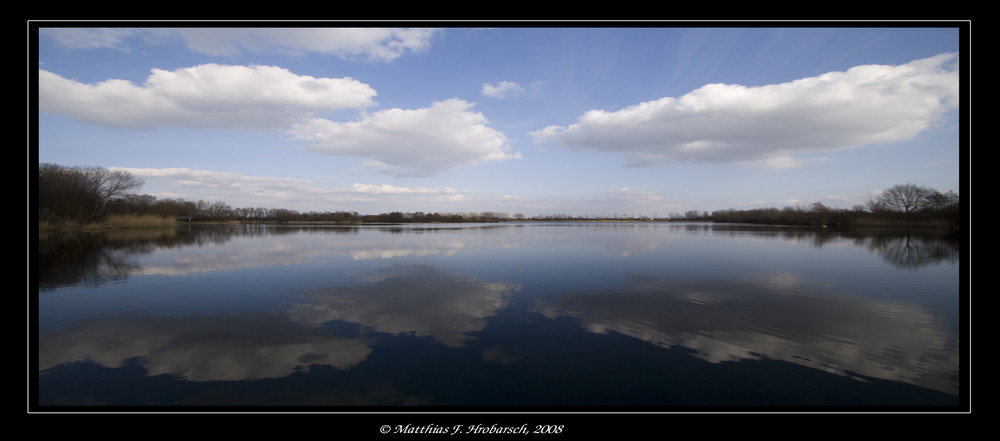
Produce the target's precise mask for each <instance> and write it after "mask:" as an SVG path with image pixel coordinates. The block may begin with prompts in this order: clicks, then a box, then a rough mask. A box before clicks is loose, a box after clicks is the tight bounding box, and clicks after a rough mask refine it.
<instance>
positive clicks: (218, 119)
mask: <svg viewBox="0 0 1000 441" xmlns="http://www.w3.org/2000/svg"><path fill="white" fill-rule="evenodd" d="M38 89H39V91H38V92H39V100H38V102H39V109H40V110H41V111H42V112H47V113H55V114H62V115H67V116H70V117H72V118H74V119H76V120H78V121H81V122H85V123H89V124H96V125H102V126H113V127H128V128H137V129H150V128H154V127H157V126H165V125H170V126H184V127H190V128H227V129H256V130H267V129H284V128H287V127H288V126H290V125H291V124H292V123H293V122H295V121H297V120H301V119H304V118H308V117H311V116H313V115H315V114H316V113H318V112H327V111H333V110H339V109H345V108H363V107H367V106H370V105H373V104H374V102H373V101H372V97H374V96H375V90H374V89H372V88H371V87H370V86H368V85H367V84H364V83H362V82H360V81H357V80H355V79H353V78H316V77H312V76H308V75H297V74H295V73H292V72H290V71H288V70H286V69H283V68H280V67H275V66H231V65H220V64H204V65H199V66H194V67H188V68H183V69H177V70H174V71H167V70H162V69H153V70H152V74H151V75H150V76H149V77H148V78H147V80H146V82H145V83H144V84H142V85H141V86H140V85H136V84H134V83H132V82H130V81H125V80H120V79H110V80H107V81H104V82H100V83H96V84H84V83H80V82H78V81H75V80H72V79H68V78H63V77H62V76H60V75H57V74H55V73H52V72H48V71H45V70H40V71H39V78H38Z"/></svg>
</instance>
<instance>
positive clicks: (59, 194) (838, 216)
mask: <svg viewBox="0 0 1000 441" xmlns="http://www.w3.org/2000/svg"><path fill="white" fill-rule="evenodd" d="M143 184H144V182H143V181H142V180H141V179H139V178H137V177H135V176H132V175H131V174H129V173H128V172H125V171H120V170H108V169H105V168H100V167H63V166H59V165H55V164H39V166H38V185H37V196H38V220H39V221H40V222H49V223H76V224H81V223H82V224H87V223H100V222H102V220H104V219H105V218H107V217H108V216H111V215H125V216H159V217H162V218H178V219H182V220H184V221H196V222H197V221H200V222H315V223H337V224H362V223H428V222H442V223H444V222H509V221H550V222H551V221H663V220H687V221H711V222H741V223H757V224H786V225H828V226H835V225H848V224H854V223H859V222H866V223H867V224H869V225H871V224H877V223H879V222H881V223H911V224H912V223H920V222H926V221H931V220H934V221H942V220H943V221H946V222H949V223H951V224H952V225H958V224H959V222H960V218H961V212H960V200H959V196H958V194H956V193H954V192H947V193H941V192H938V191H936V190H933V189H929V188H926V187H921V186H918V185H914V184H903V185H897V186H894V187H892V188H889V189H887V190H885V191H883V192H882V193H881V194H879V195H878V196H877V197H874V198H872V199H871V200H869V201H868V202H867V203H866V204H864V205H858V206H855V207H853V208H851V209H837V208H831V207H827V206H825V205H823V204H822V203H820V202H816V203H813V204H812V205H810V206H808V207H785V208H780V209H779V208H757V209H749V210H734V209H728V210H719V211H714V212H708V211H696V210H691V211H687V212H685V213H683V214H671V215H669V216H668V217H665V218H660V217H658V216H655V215H654V216H653V217H649V216H645V215H635V214H612V215H608V216H604V215H600V216H574V215H566V214H552V215H541V216H533V217H528V216H525V215H524V214H520V213H517V214H514V215H509V214H508V213H504V212H496V211H483V212H467V213H440V212H437V213H425V212H420V211H418V212H401V211H393V212H389V213H380V214H359V213H357V212H353V211H333V212H330V211H324V212H318V211H308V212H299V211H296V210H289V209H284V208H261V207H232V206H230V205H229V204H227V203H225V202H221V201H215V202H206V201H201V200H199V201H188V200H184V199H169V198H168V199H158V198H156V197H154V196H151V195H145V194H137V193H134V190H137V189H139V188H140V187H141V186H142V185H143Z"/></svg>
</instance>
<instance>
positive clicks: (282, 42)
mask: <svg viewBox="0 0 1000 441" xmlns="http://www.w3.org/2000/svg"><path fill="white" fill-rule="evenodd" d="M178 32H179V33H180V35H181V36H182V37H183V38H184V40H185V41H186V42H187V44H188V47H189V48H190V49H191V50H194V51H197V52H202V53H206V54H209V55H236V54H239V53H242V52H244V51H249V52H258V53H262V52H279V53H286V54H293V55H298V54H302V53H306V52H310V53H321V54H330V55H335V56H338V57H341V58H345V59H355V58H358V59H363V60H367V61H383V62H386V61H392V60H394V59H396V58H398V57H400V56H402V55H403V54H405V53H406V52H407V51H410V52H420V51H424V50H427V49H429V48H430V46H431V42H432V40H433V39H434V38H435V37H436V36H437V35H438V34H439V33H440V32H441V30H440V29H430V28H416V29H390V28H339V27H334V28H254V29H251V28H221V29H220V28H215V29H209V28H195V29H180V30H178Z"/></svg>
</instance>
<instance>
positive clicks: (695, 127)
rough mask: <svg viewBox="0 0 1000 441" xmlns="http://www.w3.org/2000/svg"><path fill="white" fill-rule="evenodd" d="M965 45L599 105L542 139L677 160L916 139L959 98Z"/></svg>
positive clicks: (743, 157)
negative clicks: (812, 73) (790, 77)
mask: <svg viewBox="0 0 1000 441" xmlns="http://www.w3.org/2000/svg"><path fill="white" fill-rule="evenodd" d="M956 61H957V54H953V53H948V54H940V55H937V56H934V57H930V58H926V59H921V60H916V61H913V62H910V63H907V64H904V65H900V66H885V65H865V66H857V67H854V68H851V69H849V70H847V71H845V72H830V73H827V74H823V75H819V76H816V77H810V78H803V79H799V80H795V81H791V82H787V83H781V84H773V85H766V86H760V87H747V86H742V85H736V84H708V85H705V86H703V87H701V88H699V89H697V90H694V91H692V92H690V93H688V94H686V95H684V96H681V97H679V98H675V97H665V98H661V99H658V100H653V101H647V102H642V103H639V104H635V105H633V106H630V107H627V108H624V109H621V110H618V111H604V110H591V111H589V112H587V113H585V114H584V115H583V116H581V117H580V118H579V120H578V121H577V122H576V123H575V124H572V125H570V126H566V127H564V126H549V127H546V128H544V129H541V130H538V131H535V132H532V133H531V135H532V136H533V137H534V139H535V140H536V141H537V142H552V143H555V144H557V145H560V146H562V147H565V148H569V149H573V150H580V151H585V150H589V151H602V152H612V153H619V154H621V155H623V156H624V157H625V158H626V159H627V160H628V161H629V165H633V166H642V165H650V164H656V163H662V162H669V161H698V162H715V163H721V162H738V163H748V164H757V165H764V166H771V167H793V166H797V165H799V164H801V159H799V158H796V155H800V154H814V153H818V152H827V151H834V150H840V149H847V148H853V147H859V146H865V145H871V144H880V143H892V142H898V141H904V140H908V139H912V138H914V137H916V136H917V135H919V134H920V133H921V132H923V131H924V130H927V129H929V128H932V127H933V126H934V125H935V124H937V123H938V122H939V121H940V118H941V116H942V115H943V114H944V113H945V112H947V111H949V110H952V109H954V108H956V107H957V105H958V94H959V77H958V71H957V69H956V68H955V62H956Z"/></svg>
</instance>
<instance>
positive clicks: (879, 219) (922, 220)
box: [671, 184, 962, 228]
mask: <svg viewBox="0 0 1000 441" xmlns="http://www.w3.org/2000/svg"><path fill="white" fill-rule="evenodd" d="M671 218H672V219H684V220H702V221H711V222H739V223H753V224H775V225H777V224H780V225H813V226H848V225H863V226H939V227H955V228H957V227H958V226H959V224H960V223H961V221H962V211H961V198H960V197H959V195H958V194H957V193H955V192H952V191H949V192H945V193H942V192H939V191H937V190H934V189H931V188H928V187H922V186H919V185H915V184H902V185H896V186H893V187H891V188H889V189H886V190H884V191H882V192H881V193H880V194H879V195H878V196H876V197H873V198H872V199H870V200H868V202H866V203H865V204H863V205H855V206H854V207H852V208H849V209H842V208H833V207H827V206H825V205H823V204H822V203H821V202H815V203H813V204H812V205H810V206H807V207H784V208H781V209H778V208H755V209H748V210H735V209H728V210H719V211H713V212H707V211H705V212H698V211H688V212H686V213H684V214H683V215H672V216H671Z"/></svg>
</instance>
